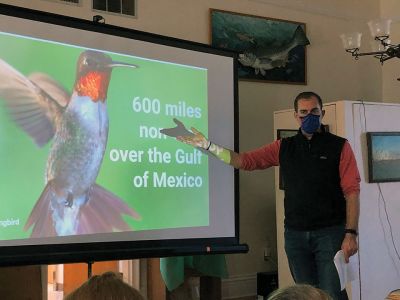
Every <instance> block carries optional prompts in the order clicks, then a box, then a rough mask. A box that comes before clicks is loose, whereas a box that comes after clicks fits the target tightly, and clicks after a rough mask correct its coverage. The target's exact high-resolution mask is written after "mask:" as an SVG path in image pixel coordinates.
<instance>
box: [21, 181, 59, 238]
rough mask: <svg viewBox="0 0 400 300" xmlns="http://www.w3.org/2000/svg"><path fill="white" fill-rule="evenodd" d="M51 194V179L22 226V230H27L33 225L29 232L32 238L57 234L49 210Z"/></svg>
mask: <svg viewBox="0 0 400 300" xmlns="http://www.w3.org/2000/svg"><path fill="white" fill-rule="evenodd" d="M52 194H53V193H52V188H51V181H49V182H48V183H47V185H46V187H45V188H44V190H43V192H42V194H41V195H40V197H39V200H38V201H37V202H36V204H35V206H34V207H33V209H32V211H31V214H30V215H29V218H28V221H26V224H25V226H24V230H25V231H27V230H28V229H29V228H31V226H32V225H33V229H32V233H31V237H33V238H35V237H46V236H56V235H57V234H56V231H55V228H54V225H53V220H52V217H51V211H50V201H51V197H52Z"/></svg>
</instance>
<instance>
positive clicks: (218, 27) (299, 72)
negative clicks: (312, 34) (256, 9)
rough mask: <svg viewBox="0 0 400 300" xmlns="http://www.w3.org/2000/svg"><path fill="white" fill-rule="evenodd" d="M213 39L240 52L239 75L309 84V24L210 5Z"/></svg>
mask: <svg viewBox="0 0 400 300" xmlns="http://www.w3.org/2000/svg"><path fill="white" fill-rule="evenodd" d="M210 22H211V24H210V28H211V34H210V43H211V45H212V46H214V47H218V48H224V49H228V50H232V51H235V52H237V53H238V56H239V57H238V61H239V62H238V77H239V79H241V80H247V81H265V82H273V83H288V84H302V85H306V84H307V68H306V66H307V63H306V47H305V46H306V45H308V44H309V43H310V42H309V40H308V39H307V36H306V24H305V23H300V22H294V21H288V20H281V19H274V18H268V17H261V16H254V15H247V14H241V13H235V12H229V11H223V10H218V9H210Z"/></svg>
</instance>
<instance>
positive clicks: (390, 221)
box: [346, 103, 400, 300]
mask: <svg viewBox="0 0 400 300" xmlns="http://www.w3.org/2000/svg"><path fill="white" fill-rule="evenodd" d="M352 112H353V121H354V122H353V123H352V124H348V126H346V127H347V128H348V129H349V130H350V131H352V132H353V133H354V140H353V144H354V146H353V148H354V153H355V156H356V159H357V161H358V166H359V170H360V175H361V194H360V199H361V201H360V224H359V232H360V234H359V244H360V252H359V256H358V257H359V260H360V279H361V280H360V282H361V284H357V282H356V283H354V284H353V300H359V299H363V300H376V299H384V298H385V297H386V296H387V295H388V294H389V292H390V291H391V290H395V289H398V288H400V256H399V253H400V252H399V251H400V230H399V228H400V218H399V213H400V183H399V182H392V183H380V184H377V183H368V163H367V162H368V160H367V145H366V135H365V132H382V131H400V122H399V118H400V105H399V104H379V103H370V104H368V103H367V104H365V106H363V105H361V104H353V106H352ZM379 187H380V189H381V191H382V196H380V193H379ZM360 291H361V298H360V297H359V295H360Z"/></svg>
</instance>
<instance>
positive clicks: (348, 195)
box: [166, 92, 360, 300]
mask: <svg viewBox="0 0 400 300" xmlns="http://www.w3.org/2000/svg"><path fill="white" fill-rule="evenodd" d="M294 110H295V112H294V117H295V119H296V120H297V122H298V124H299V126H300V128H299V132H298V133H297V135H295V136H293V137H289V138H285V139H283V140H277V141H275V142H273V143H271V144H268V145H265V146H262V147H260V148H258V149H255V150H253V151H248V152H243V153H236V152H234V151H232V150H229V149H225V148H223V147H221V146H218V145H216V144H214V143H212V142H211V141H208V140H207V139H206V138H205V137H204V135H203V134H202V133H200V132H199V131H197V130H196V129H195V128H192V132H193V135H185V136H178V137H177V139H178V140H180V141H182V142H184V143H187V144H190V145H193V146H195V147H201V148H203V149H205V150H207V151H209V152H211V153H212V154H213V155H215V156H216V157H218V158H219V159H221V160H222V161H224V162H225V163H228V164H230V165H232V166H233V167H235V168H238V169H243V170H255V169H266V168H269V167H271V166H278V165H280V167H281V172H282V178H283V182H284V189H285V200H284V201H285V202H284V206H285V251H286V254H287V257H288V261H289V267H290V271H291V273H292V276H293V278H294V280H295V282H296V283H307V284H311V285H314V286H316V287H319V288H321V289H323V290H325V291H326V292H328V293H329V294H330V295H331V296H332V297H333V299H336V300H341V299H348V298H347V294H346V292H345V291H343V292H341V290H340V282H339V277H338V274H337V271H336V268H335V265H334V262H333V258H334V256H335V254H336V252H337V251H338V250H342V251H343V254H344V257H345V260H346V262H348V260H349V257H350V256H352V255H354V254H355V253H356V252H357V250H358V245H357V228H358V218H359V193H360V185H359V183H360V175H359V172H358V169H357V165H356V161H355V158H354V154H353V151H352V149H351V147H350V144H349V143H348V142H347V141H346V140H345V139H344V138H341V137H339V136H336V135H334V134H331V133H329V132H325V130H324V127H323V126H322V124H321V121H322V118H323V117H324V114H325V112H324V111H323V110H322V100H321V98H320V96H318V95H317V94H316V93H314V92H303V93H300V94H299V95H298V96H297V97H296V98H295V100H294ZM179 126H180V124H178V127H179ZM166 134H167V133H166Z"/></svg>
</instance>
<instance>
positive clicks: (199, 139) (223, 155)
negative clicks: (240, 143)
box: [176, 127, 242, 169]
mask: <svg viewBox="0 0 400 300" xmlns="http://www.w3.org/2000/svg"><path fill="white" fill-rule="evenodd" d="M191 131H192V133H193V135H185V136H177V137H176V139H177V140H178V141H181V142H183V143H185V144H188V145H192V146H194V147H199V148H202V149H204V150H206V151H209V152H210V153H211V154H213V155H214V156H215V157H217V158H219V159H220V160H222V161H223V162H224V163H226V164H230V165H231V166H232V167H234V168H236V169H240V168H241V166H242V164H241V157H240V155H239V153H236V152H234V151H232V150H230V149H226V148H224V147H222V146H219V145H217V144H215V143H213V142H211V141H209V140H207V138H206V137H205V136H204V135H203V134H202V133H201V132H200V131H198V130H197V129H196V128H194V127H192V128H191Z"/></svg>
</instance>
